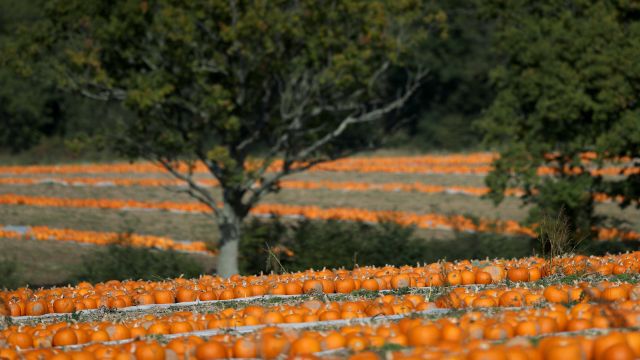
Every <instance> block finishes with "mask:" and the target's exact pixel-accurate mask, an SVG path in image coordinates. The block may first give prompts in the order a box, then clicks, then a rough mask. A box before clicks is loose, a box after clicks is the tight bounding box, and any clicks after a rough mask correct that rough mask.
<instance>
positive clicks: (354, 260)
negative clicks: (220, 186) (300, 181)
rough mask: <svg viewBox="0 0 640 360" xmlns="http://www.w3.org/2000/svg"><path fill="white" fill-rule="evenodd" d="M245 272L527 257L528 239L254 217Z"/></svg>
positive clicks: (245, 243)
mask: <svg viewBox="0 0 640 360" xmlns="http://www.w3.org/2000/svg"><path fill="white" fill-rule="evenodd" d="M243 234H244V236H243V239H242V242H241V256H240V264H241V269H242V272H243V273H259V272H260V271H265V272H269V271H276V272H277V271H299V270H305V269H309V268H315V269H317V268H321V267H327V268H337V267H346V268H352V267H353V266H355V265H360V266H364V265H377V266H383V265H385V264H391V265H406V264H414V263H417V262H428V263H429V262H437V261H439V260H442V259H447V260H460V259H482V258H486V257H490V258H494V257H504V258H511V257H523V256H527V255H531V254H532V252H533V248H534V243H533V240H532V239H528V238H521V237H506V236H500V235H493V234H467V233H456V234H455V237H454V238H452V239H441V240H440V239H439V240H427V239H421V238H419V237H417V236H416V235H415V234H414V229H413V228H407V227H402V226H400V225H397V224H395V223H381V224H365V223H351V222H340V221H335V220H329V221H308V220H301V221H296V222H283V221H282V220H280V219H278V218H272V219H270V220H269V221H264V220H257V219H256V220H252V221H251V222H250V223H249V224H247V226H246V227H245V229H244V231H243Z"/></svg>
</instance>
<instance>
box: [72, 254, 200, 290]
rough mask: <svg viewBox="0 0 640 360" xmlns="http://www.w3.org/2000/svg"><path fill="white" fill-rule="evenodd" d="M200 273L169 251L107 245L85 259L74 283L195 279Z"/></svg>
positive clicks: (185, 258)
mask: <svg viewBox="0 0 640 360" xmlns="http://www.w3.org/2000/svg"><path fill="white" fill-rule="evenodd" d="M203 271H204V270H203V268H202V266H200V265H199V264H197V263H196V262H194V260H193V259H192V258H190V257H189V256H188V255H187V254H183V253H179V252H176V251H172V250H168V251H167V250H156V249H148V248H136V247H127V246H118V245H111V246H108V247H106V248H104V249H100V250H98V251H96V252H95V253H93V254H91V255H88V256H87V257H85V258H84V259H83V261H82V265H81V266H80V268H79V269H78V270H77V272H76V276H75V279H74V280H75V281H90V282H100V281H107V280H125V279H144V280H158V279H165V278H170V277H171V278H174V277H179V276H182V275H184V276H185V277H195V276H198V275H199V274H201V273H202V272H203Z"/></svg>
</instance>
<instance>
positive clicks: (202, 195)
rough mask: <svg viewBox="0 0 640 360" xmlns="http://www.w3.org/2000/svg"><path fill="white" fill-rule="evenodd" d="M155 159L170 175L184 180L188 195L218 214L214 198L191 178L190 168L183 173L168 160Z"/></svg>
mask: <svg viewBox="0 0 640 360" xmlns="http://www.w3.org/2000/svg"><path fill="white" fill-rule="evenodd" d="M157 161H158V162H159V163H160V164H161V165H162V167H164V168H165V169H166V170H167V171H169V173H171V175H173V176H175V177H176V178H178V179H180V180H182V181H184V182H185V183H186V184H187V185H188V189H187V193H188V194H189V195H191V196H193V197H194V198H195V199H197V200H198V201H200V202H202V203H203V204H205V205H207V206H208V207H209V208H210V209H211V210H212V211H213V213H214V214H215V215H216V216H218V215H219V214H220V208H219V207H218V204H217V202H216V200H215V199H214V198H213V197H212V196H211V194H209V192H208V191H207V190H205V189H204V188H202V187H201V186H200V185H199V184H198V183H196V182H195V181H194V180H193V172H192V171H191V170H189V173H188V174H187V175H185V174H183V173H181V172H180V171H178V170H177V169H176V168H175V167H173V166H172V165H171V163H170V162H169V161H168V160H166V159H162V158H158V159H157Z"/></svg>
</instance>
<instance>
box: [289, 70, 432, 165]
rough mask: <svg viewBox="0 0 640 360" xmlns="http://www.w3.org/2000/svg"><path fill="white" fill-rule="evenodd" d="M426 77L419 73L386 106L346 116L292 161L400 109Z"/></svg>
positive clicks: (302, 158)
mask: <svg viewBox="0 0 640 360" xmlns="http://www.w3.org/2000/svg"><path fill="white" fill-rule="evenodd" d="M426 75H427V72H426V71H425V72H420V73H419V74H418V75H416V77H415V79H413V80H410V81H409V82H408V83H407V86H406V90H405V92H404V94H402V95H401V96H400V97H399V98H397V99H396V100H394V101H392V102H391V103H389V104H387V105H386V106H384V107H381V108H377V109H375V110H372V111H369V112H366V113H364V114H362V115H359V116H348V117H347V118H345V119H344V120H342V122H340V124H339V125H338V126H337V127H336V128H335V130H333V131H332V132H330V133H328V134H326V135H325V136H323V137H322V138H321V139H319V140H317V141H316V142H314V143H313V144H311V145H310V146H308V147H307V148H305V149H303V150H302V151H300V152H299V153H298V155H297V156H296V157H295V159H294V161H304V160H305V159H306V158H308V157H309V156H310V155H311V154H312V153H313V152H315V151H316V150H318V149H320V148H321V147H322V146H324V145H326V144H328V143H329V142H331V141H333V140H334V139H336V138H337V137H339V136H340V135H342V133H344V131H345V130H347V128H349V126H351V125H354V124H360V123H365V122H371V121H376V120H379V119H380V118H382V117H383V116H385V115H387V114H389V113H391V112H393V111H395V110H397V109H399V108H401V107H402V106H403V105H404V104H405V103H406V102H407V101H408V100H409V98H411V96H412V95H413V94H414V93H415V92H416V90H417V89H418V88H419V87H420V82H421V80H422V79H423V78H424V77H425V76H426Z"/></svg>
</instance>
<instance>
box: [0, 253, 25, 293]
mask: <svg viewBox="0 0 640 360" xmlns="http://www.w3.org/2000/svg"><path fill="white" fill-rule="evenodd" d="M23 283H24V281H22V279H21V278H20V265H19V264H18V263H17V262H15V261H14V260H11V259H7V258H5V257H1V258H0V289H3V288H4V289H15V288H17V287H19V286H21V285H24V284H23Z"/></svg>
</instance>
